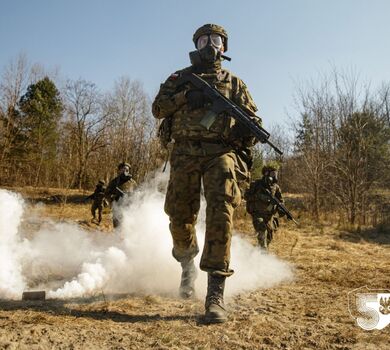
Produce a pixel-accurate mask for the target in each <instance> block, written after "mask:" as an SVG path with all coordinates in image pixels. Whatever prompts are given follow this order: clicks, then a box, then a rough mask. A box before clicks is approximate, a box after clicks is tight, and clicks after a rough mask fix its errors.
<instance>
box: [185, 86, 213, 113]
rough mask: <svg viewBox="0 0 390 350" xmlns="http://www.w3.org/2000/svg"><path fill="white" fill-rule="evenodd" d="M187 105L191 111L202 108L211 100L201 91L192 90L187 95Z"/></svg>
mask: <svg viewBox="0 0 390 350" xmlns="http://www.w3.org/2000/svg"><path fill="white" fill-rule="evenodd" d="M186 99H187V104H188V106H189V107H190V109H198V108H202V107H203V106H204V105H205V104H206V103H207V102H210V99H209V98H208V97H207V96H206V95H204V94H203V92H202V91H201V90H190V91H188V92H187V93H186Z"/></svg>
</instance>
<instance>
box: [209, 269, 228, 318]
mask: <svg viewBox="0 0 390 350" xmlns="http://www.w3.org/2000/svg"><path fill="white" fill-rule="evenodd" d="M225 279H226V277H225V276H215V275H212V274H210V273H209V274H208V284H207V296H206V302H205V308H206V313H205V322H206V323H223V322H226V321H227V313H226V310H225V305H224V303H223V292H224V289H225Z"/></svg>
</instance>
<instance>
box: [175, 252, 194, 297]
mask: <svg viewBox="0 0 390 350" xmlns="http://www.w3.org/2000/svg"><path fill="white" fill-rule="evenodd" d="M181 268H182V272H181V282H180V288H179V295H180V297H181V298H183V299H190V298H192V297H194V295H195V279H196V276H197V271H196V267H195V264H194V260H193V259H191V260H189V261H187V262H182V263H181Z"/></svg>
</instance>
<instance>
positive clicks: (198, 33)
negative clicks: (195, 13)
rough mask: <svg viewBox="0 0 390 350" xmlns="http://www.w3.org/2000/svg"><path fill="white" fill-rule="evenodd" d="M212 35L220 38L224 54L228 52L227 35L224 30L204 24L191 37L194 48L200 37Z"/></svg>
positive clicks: (215, 25)
mask: <svg viewBox="0 0 390 350" xmlns="http://www.w3.org/2000/svg"><path fill="white" fill-rule="evenodd" d="M213 33H215V34H219V35H220V36H222V38H223V47H224V51H225V52H226V51H227V50H228V35H227V33H226V30H225V29H223V27H221V26H219V25H217V24H205V25H203V26H201V27H200V28H198V29H197V30H196V32H195V33H194V36H193V37H192V41H193V42H194V44H195V47H196V42H197V40H198V39H199V37H200V36H202V35H207V34H213Z"/></svg>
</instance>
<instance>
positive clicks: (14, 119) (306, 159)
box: [0, 55, 390, 224]
mask: <svg viewBox="0 0 390 350" xmlns="http://www.w3.org/2000/svg"><path fill="white" fill-rule="evenodd" d="M263 103H266V101H263ZM295 104H296V106H295V107H296V108H295V110H293V111H290V117H291V120H292V125H291V127H292V133H288V132H286V127H282V126H280V125H275V126H274V127H273V128H271V130H270V131H271V134H272V136H273V140H274V141H275V143H276V144H277V145H278V146H279V147H280V148H281V149H283V150H284V152H285V155H284V156H283V158H279V159H277V160H278V161H280V163H281V165H282V167H281V185H282V188H283V189H284V191H288V192H291V193H300V194H304V195H305V198H306V205H307V208H306V209H307V210H308V211H310V212H311V213H312V214H313V216H314V217H315V218H316V219H318V218H320V216H321V214H322V213H327V212H331V211H335V210H336V211H337V210H339V209H341V211H340V212H342V213H343V215H344V217H345V220H347V221H348V222H350V223H351V224H356V223H358V224H365V223H367V221H370V220H371V221H375V220H374V219H372V218H373V217H375V215H374V216H373V215H372V214H373V213H377V212H380V213H381V214H380V215H382V216H386V217H387V220H390V218H388V215H390V214H389V213H390V208H389V207H386V205H388V203H387V204H386V203H382V202H381V201H380V197H381V196H380V194H381V192H383V191H389V193H390V171H389V170H390V84H388V83H383V85H382V86H380V87H379V88H376V89H373V88H372V87H371V86H370V85H369V84H363V83H362V82H361V81H360V79H359V77H358V76H357V75H356V74H353V73H342V72H339V71H337V70H334V71H333V72H332V73H331V74H328V75H326V76H322V77H320V78H319V79H318V80H317V81H315V82H314V81H309V82H306V83H304V84H301V86H300V87H298V88H297V90H296V94H295ZM265 117H266V116H265ZM157 129H158V124H157V122H156V120H155V119H154V118H153V116H152V114H151V98H150V97H149V96H148V95H147V93H146V92H145V91H144V89H143V87H142V84H141V82H139V81H133V80H131V79H130V78H128V77H125V76H124V77H121V78H120V79H118V80H117V81H116V82H115V84H114V87H113V89H112V90H111V91H108V92H104V93H103V92H101V91H100V90H99V89H98V87H97V86H96V85H95V84H94V83H93V82H90V81H86V80H84V79H77V80H66V81H65V82H63V83H58V79H57V75H56V73H55V72H54V73H53V72H51V73H47V72H46V71H45V69H44V68H43V67H41V66H39V65H31V64H29V62H28V60H27V59H26V57H25V56H23V55H20V56H19V57H18V58H17V59H15V60H13V61H11V62H10V63H9V64H8V65H7V66H5V67H4V68H3V72H2V75H1V78H0V184H1V185H9V186H12V185H17V186H26V185H30V186H51V187H62V188H79V189H87V188H88V189H90V188H92V187H93V186H94V185H95V184H96V182H97V181H98V180H99V179H104V180H106V181H107V180H109V179H110V178H112V177H113V176H114V175H115V173H116V165H117V164H118V163H120V162H122V161H127V162H128V163H130V165H131V170H132V173H133V176H134V177H135V179H136V180H137V181H138V182H142V181H143V180H144V178H145V177H146V176H147V175H148V174H150V173H151V172H152V171H154V170H156V169H157V168H159V167H161V165H162V163H163V162H164V160H165V159H166V154H165V151H164V150H163V149H162V147H161V146H160V144H159V141H158V139H157ZM254 154H255V159H254V169H253V177H258V176H260V173H261V165H262V164H263V163H264V162H265V161H267V160H269V159H274V158H275V155H274V153H273V152H272V151H270V150H269V149H268V148H267V147H264V146H263V145H260V146H258V147H257V148H256V149H255V152H254ZM368 218H371V219H370V220H369V219H368ZM383 220H384V218H383V217H381V218H380V220H379V221H383ZM374 223H375V222H374Z"/></svg>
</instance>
